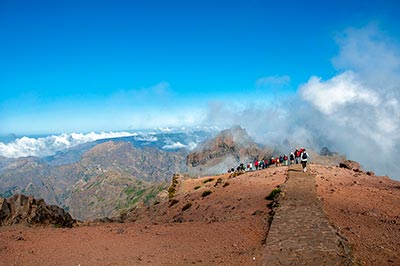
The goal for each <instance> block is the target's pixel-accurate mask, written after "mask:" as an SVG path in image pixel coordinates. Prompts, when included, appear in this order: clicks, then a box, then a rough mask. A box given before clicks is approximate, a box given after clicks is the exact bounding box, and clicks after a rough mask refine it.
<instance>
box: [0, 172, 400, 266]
mask: <svg viewBox="0 0 400 266" xmlns="http://www.w3.org/2000/svg"><path fill="white" fill-rule="evenodd" d="M309 168H310V169H311V172H312V173H313V174H315V175H316V183H317V193H318V196H319V197H320V199H321V200H322V202H323V206H324V209H325V211H326V213H327V216H328V218H329V219H330V221H331V222H332V224H333V225H334V226H335V227H336V228H337V229H338V231H339V232H340V234H341V235H342V236H343V237H345V238H346V239H347V240H348V242H349V244H350V246H351V248H352V251H353V254H354V256H355V257H356V258H357V260H358V262H359V263H360V264H361V265H400V252H398V251H399V250H400V216H399V215H400V204H399V203H400V182H397V181H393V180H390V179H388V178H385V177H376V176H368V175H366V174H364V173H356V172H354V171H350V170H345V169H340V168H337V167H327V166H317V165H311V166H310V167H309ZM286 172H287V168H286V167H279V168H271V169H266V170H261V171H257V172H249V173H246V174H243V175H240V176H237V177H234V178H229V175H227V174H226V175H220V176H215V177H206V178H202V179H194V180H192V179H188V180H184V181H183V184H182V186H180V187H179V189H178V194H177V195H176V196H175V199H176V201H175V202H174V204H171V202H164V203H160V204H158V205H156V206H152V207H149V208H143V209H141V210H140V211H138V212H137V213H136V214H135V215H132V217H131V219H128V220H129V221H130V222H126V223H105V224H95V225H91V226H78V227H74V228H70V229H65V228H29V227H26V226H13V227H1V228H0V258H1V259H0V266H2V265H7V266H8V265H49V266H50V265H60V266H63V265H74V266H78V265H81V266H86V265H87V266H90V265H91V266H94V265H96V266H97V265H260V256H261V253H262V250H263V248H264V246H263V241H264V240H265V237H266V227H267V217H268V212H269V208H268V207H267V204H268V203H269V202H270V201H268V200H266V199H265V197H266V196H267V195H268V194H269V193H270V192H271V190H272V189H273V188H274V187H276V186H277V185H279V184H282V183H283V182H285V177H286ZM211 178H213V179H212V180H211ZM219 178H220V179H219ZM207 180H209V181H208V182H207ZM206 191H207V193H205V192H206ZM208 191H209V192H208ZM210 192H211V193H210ZM206 194H208V195H206Z"/></svg>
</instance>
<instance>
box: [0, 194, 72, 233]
mask: <svg viewBox="0 0 400 266" xmlns="http://www.w3.org/2000/svg"><path fill="white" fill-rule="evenodd" d="M75 222H76V221H75V220H74V219H72V217H71V215H69V214H68V213H67V212H66V211H64V210H63V209H62V208H60V207H58V206H55V205H50V206H49V205H47V204H46V203H45V202H44V200H43V199H35V198H33V197H32V196H30V197H28V196H25V195H22V194H16V195H14V196H12V197H10V198H8V199H4V198H1V199H0V225H2V226H4V225H13V224H26V225H53V226H56V227H72V225H73V224H74V223H75Z"/></svg>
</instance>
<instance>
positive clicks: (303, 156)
mask: <svg viewBox="0 0 400 266" xmlns="http://www.w3.org/2000/svg"><path fill="white" fill-rule="evenodd" d="M302 150H303V152H302V153H301V155H300V158H301V166H303V172H304V173H305V172H306V171H307V160H308V153H307V152H306V149H304V148H302Z"/></svg>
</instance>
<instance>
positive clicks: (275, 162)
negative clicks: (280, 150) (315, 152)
mask: <svg viewBox="0 0 400 266" xmlns="http://www.w3.org/2000/svg"><path fill="white" fill-rule="evenodd" d="M308 158H309V156H308V153H307V152H306V149H305V148H303V147H302V148H300V149H299V148H296V149H295V150H293V151H290V153H289V156H288V155H287V154H284V155H279V156H275V157H274V156H272V157H271V158H269V159H266V158H264V159H262V160H258V159H256V160H254V161H252V162H249V163H247V165H245V164H244V163H241V164H239V165H238V166H237V167H236V169H235V168H231V169H229V170H228V173H233V172H235V171H238V172H239V171H246V172H247V171H254V170H256V171H257V170H261V169H265V168H268V167H272V166H275V167H278V166H288V165H289V164H299V163H301V165H302V167H303V172H306V171H307V161H308Z"/></svg>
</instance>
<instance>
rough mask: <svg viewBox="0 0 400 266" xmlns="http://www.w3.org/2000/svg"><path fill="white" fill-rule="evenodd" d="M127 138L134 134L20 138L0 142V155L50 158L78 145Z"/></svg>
mask: <svg viewBox="0 0 400 266" xmlns="http://www.w3.org/2000/svg"><path fill="white" fill-rule="evenodd" d="M128 136H135V134H133V133H129V132H102V133H95V132H91V133H88V134H83V133H72V134H66V133H65V134H61V135H52V136H48V137H45V138H37V139H36V138H29V137H22V138H19V139H16V140H15V141H13V142H10V143H7V144H5V143H2V142H0V155H1V156H4V157H9V158H17V157H25V156H39V157H43V156H50V155H54V154H55V153H56V152H57V151H62V150H66V149H68V148H72V147H75V146H77V145H79V144H83V143H87V142H92V141H96V140H99V139H109V138H110V139H111V138H119V137H128Z"/></svg>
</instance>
